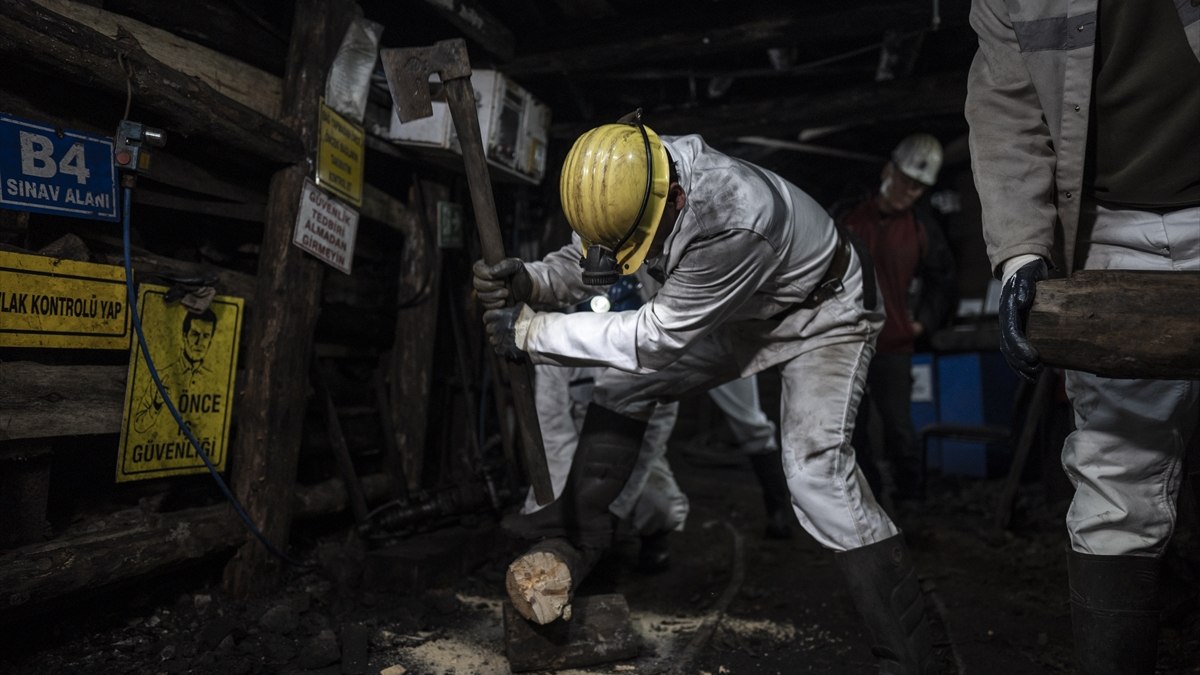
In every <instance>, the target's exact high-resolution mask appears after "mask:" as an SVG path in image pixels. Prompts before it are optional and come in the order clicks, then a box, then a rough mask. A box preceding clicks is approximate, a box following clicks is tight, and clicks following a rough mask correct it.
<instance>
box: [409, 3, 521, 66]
mask: <svg viewBox="0 0 1200 675" xmlns="http://www.w3.org/2000/svg"><path fill="white" fill-rule="evenodd" d="M424 2H425V4H426V5H429V7H430V9H432V10H433V11H434V12H435V13H436V14H437V15H438V16H440V17H442V18H443V19H445V20H446V21H448V22H450V25H452V26H454V27H455V28H457V29H458V30H459V32H461V33H462V34H463V37H465V38H466V39H468V40H470V41H471V42H473V43H475V44H477V45H479V46H480V47H482V48H483V49H484V50H486V51H487V52H488V53H490V54H492V55H494V56H495V57H497V58H499V59H500V60H501V61H507V60H508V59H510V58H512V55H513V43H514V39H513V34H512V31H511V30H509V29H508V27H507V26H505V25H504V24H503V23H501V22H500V20H499V19H497V18H496V17H494V16H492V14H491V12H488V11H487V9H486V8H485V7H484V5H483V3H481V2H479V1H478V0H424Z"/></svg>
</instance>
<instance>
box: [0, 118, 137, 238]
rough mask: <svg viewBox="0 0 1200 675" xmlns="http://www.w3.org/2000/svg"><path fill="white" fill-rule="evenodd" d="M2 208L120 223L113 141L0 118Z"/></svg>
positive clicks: (20, 120) (0, 203)
mask: <svg viewBox="0 0 1200 675" xmlns="http://www.w3.org/2000/svg"><path fill="white" fill-rule="evenodd" d="M0 208H6V209H16V210H19V211H33V212H37V213H51V214H54V215H58V216H70V217H73V218H92V219H95V220H113V221H115V220H117V219H118V215H117V181H116V169H115V168H114V167H113V143H112V139H111V138H108V137H106V136H93V135H90V134H84V133H80V132H78V131H69V130H66V129H56V128H54V127H53V126H50V125H47V124H43V123H40V122H33V121H30V120H25V119H21V118H19V117H13V116H11V115H6V114H4V113H0Z"/></svg>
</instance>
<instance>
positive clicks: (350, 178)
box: [317, 99, 366, 206]
mask: <svg viewBox="0 0 1200 675" xmlns="http://www.w3.org/2000/svg"><path fill="white" fill-rule="evenodd" d="M319 133H320V134H321V142H320V146H319V147H318V148H317V185H320V186H321V187H322V188H323V189H325V190H329V191H331V192H333V193H334V194H336V195H338V196H340V197H342V198H344V199H345V200H346V201H348V202H350V203H351V204H354V205H355V206H362V191H363V144H364V143H365V142H366V134H365V133H363V130H362V127H360V126H359V125H357V124H355V123H354V122H351V121H350V120H348V119H346V118H345V117H342V116H341V115H339V114H337V113H336V112H334V110H333V108H330V107H329V106H327V105H325V101H324V99H322V100H321V127H320V132H319Z"/></svg>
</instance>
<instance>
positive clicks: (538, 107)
mask: <svg viewBox="0 0 1200 675" xmlns="http://www.w3.org/2000/svg"><path fill="white" fill-rule="evenodd" d="M430 82H431V83H433V84H434V85H435V86H434V88H433V89H434V90H436V89H437V87H436V84H437V76H436V75H435V76H433V77H431V78H430ZM471 86H472V88H473V89H474V90H475V104H476V107H477V108H478V111H479V130H480V134H481V136H482V138H483V147H484V153H485V155H486V157H487V161H488V164H489V165H490V166H491V167H492V169H493V170H492V177H493V178H494V179H497V180H506V181H509V182H526V183H531V184H535V185H536V184H538V183H540V182H541V181H542V178H543V177H544V176H545V173H546V143H547V141H548V138H549V134H550V109H549V108H548V107H547V106H546V105H545V104H543V103H542V102H541V101H539V100H537V99H536V98H534V97H533V96H532V95H531V94H530V93H529V92H528V91H526V90H525V89H524V88H523V87H521V86H520V85H519V84H517V83H516V82H513V81H512V80H511V79H510V78H509V77H507V76H506V75H504V74H503V73H500V72H498V71H495V70H475V71H473V72H472V73H471ZM385 135H386V137H387V138H388V139H389V140H391V141H392V142H394V143H396V144H397V145H401V146H405V147H406V149H412V150H415V151H417V153H418V154H420V155H421V156H424V157H430V158H433V159H440V160H443V161H442V162H440V163H445V161H444V160H446V159H453V158H455V157H461V155H462V148H461V146H460V145H459V142H458V134H457V133H455V129H454V120H453V119H452V118H451V116H450V110H449V107H448V106H447V104H446V102H445V101H438V100H436V99H435V100H434V101H433V115H432V116H430V117H425V118H422V119H419V120H413V121H411V122H401V121H400V118H399V117H397V116H396V111H395V110H392V119H391V125H390V127H389V128H388V129H387V132H386V134H385ZM457 163H458V165H459V166H461V160H458V161H457Z"/></svg>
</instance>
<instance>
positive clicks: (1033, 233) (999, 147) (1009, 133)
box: [966, 0, 1200, 276]
mask: <svg viewBox="0 0 1200 675" xmlns="http://www.w3.org/2000/svg"><path fill="white" fill-rule="evenodd" d="M1096 3H1097V0H1049V1H1047V2H1020V0H974V2H972V5H971V27H972V28H974V29H975V32H976V33H977V34H978V35H979V51H978V52H976V54H975V60H974V61H973V62H972V64H971V71H970V75H969V77H968V80H967V102H966V117H967V122H968V123H969V124H970V127H971V129H970V144H971V168H972V171H973V173H974V174H975V185H976V187H977V188H978V191H979V198H980V201H981V202H982V205H983V234H984V239H985V240H986V242H987V247H988V257H989V258H990V260H991V263H992V269H993V271H994V272H995V273H996V275H997V276H999V274H1000V267H1001V265H1002V264H1003V263H1004V261H1005V260H1008V259H1009V258H1012V257H1013V256H1016V255H1022V254H1032V255H1037V256H1041V257H1042V258H1045V259H1047V260H1055V261H1057V262H1058V263H1059V264H1060V265H1061V266H1062V267H1063V268H1064V269H1065V271H1066V272H1067V273H1068V274H1070V273H1071V271H1073V270H1074V269H1075V268H1076V267H1077V265H1076V260H1075V256H1076V248H1077V247H1076V240H1077V235H1078V226H1079V208H1080V205H1079V199H1080V193H1081V191H1082V189H1083V164H1084V157H1085V155H1086V151H1087V136H1088V113H1089V110H1090V107H1091V98H1092V57H1093V54H1094V50H1095V43H1096ZM1175 7H1176V8H1177V10H1178V13H1179V19H1180V22H1181V23H1182V24H1183V27H1184V32H1185V33H1186V34H1187V40H1188V44H1189V45H1190V46H1191V48H1192V52H1193V53H1194V54H1196V58H1198V59H1200V7H1197V6H1196V4H1195V3H1194V2H1190V1H1189V0H1177V1H1176V2H1175ZM1056 237H1058V238H1059V241H1060V242H1061V243H1060V244H1058V245H1056Z"/></svg>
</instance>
